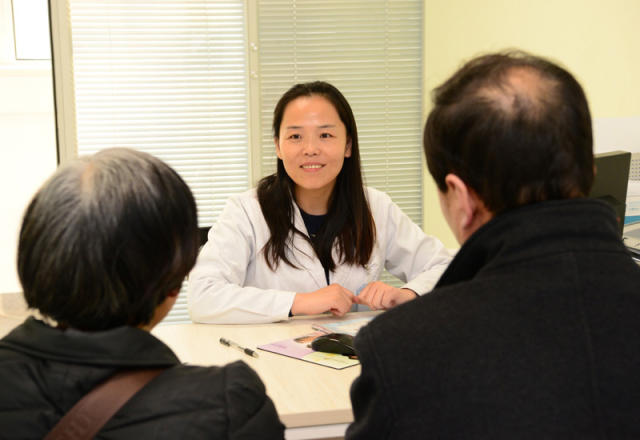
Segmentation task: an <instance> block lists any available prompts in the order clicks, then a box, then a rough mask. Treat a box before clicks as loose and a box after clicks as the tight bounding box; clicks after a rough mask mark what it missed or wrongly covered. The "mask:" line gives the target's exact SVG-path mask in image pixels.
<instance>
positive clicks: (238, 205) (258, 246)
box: [189, 188, 452, 324]
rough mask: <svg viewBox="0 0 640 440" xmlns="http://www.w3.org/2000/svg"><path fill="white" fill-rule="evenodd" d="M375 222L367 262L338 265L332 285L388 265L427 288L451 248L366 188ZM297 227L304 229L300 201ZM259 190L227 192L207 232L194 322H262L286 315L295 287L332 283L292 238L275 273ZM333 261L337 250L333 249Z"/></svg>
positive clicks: (195, 274) (192, 297)
mask: <svg viewBox="0 0 640 440" xmlns="http://www.w3.org/2000/svg"><path fill="white" fill-rule="evenodd" d="M367 197H368V200H369V206H370V208H371V211H372V215H373V218H374V221H375V226H376V243H375V246H374V249H373V252H372V255H371V260H370V261H369V264H368V265H367V267H366V268H363V267H361V266H355V265H348V264H338V265H337V267H336V270H335V272H331V273H330V275H329V276H330V281H331V283H337V284H340V285H341V286H343V287H345V288H346V289H349V290H351V291H352V292H354V293H355V292H357V291H359V290H360V289H361V288H362V287H364V286H365V285H366V284H367V283H369V282H371V281H376V280H378V279H379V277H380V274H381V273H382V271H383V269H384V268H386V269H387V270H388V271H389V272H390V273H391V274H393V275H395V276H396V277H398V278H400V279H401V280H402V281H403V282H405V283H406V284H405V285H404V286H402V287H406V288H409V289H411V290H413V291H415V292H417V293H418V294H424V293H427V292H429V291H430V290H431V289H432V288H433V286H434V285H435V283H436V282H437V281H438V279H439V278H440V275H442V272H444V270H445V269H446V267H447V265H448V264H449V262H450V261H451V257H452V256H451V253H450V252H449V251H447V249H446V248H445V247H444V245H443V244H442V242H440V240H438V239H437V238H435V237H430V236H427V235H425V234H424V232H423V231H422V229H420V228H419V227H418V226H417V225H416V224H415V223H413V222H412V221H411V220H410V219H409V217H407V216H406V215H405V214H404V213H403V212H402V211H401V210H400V208H399V207H398V206H397V205H396V204H394V203H393V202H392V201H391V198H390V197H389V196H388V195H386V194H385V193H383V192H380V191H377V190H375V189H372V188H367ZM294 211H295V226H296V227H297V228H298V229H299V230H300V231H303V232H305V231H306V227H305V225H304V221H303V220H302V216H301V215H300V210H299V209H298V207H297V206H296V205H295V204H294ZM270 235H271V234H270V232H269V227H268V226H267V223H266V221H265V219H264V217H263V215H262V210H261V209H260V204H259V202H258V198H257V194H256V190H255V189H252V190H249V191H247V192H244V193H242V194H239V195H236V196H233V197H231V198H229V200H228V201H227V204H226V206H225V209H224V211H223V212H222V214H221V215H220V217H219V219H218V222H217V224H216V225H215V226H214V227H212V228H211V230H210V231H209V240H208V242H207V243H206V244H205V245H204V246H203V248H202V250H201V251H200V255H199V256H198V260H197V262H196V265H195V267H194V268H193V270H192V271H191V274H190V275H189V312H190V314H191V319H193V321H194V322H204V323H216V324H245V323H264V322H274V321H279V320H284V319H288V317H289V311H290V310H291V306H292V304H293V299H294V296H295V294H296V293H297V292H311V291H314V290H318V289H320V288H322V287H326V286H327V281H326V278H325V271H324V268H323V267H322V264H321V263H320V260H319V259H318V258H317V257H316V256H315V252H314V251H313V248H312V247H311V245H310V244H309V243H308V242H307V241H305V240H304V239H302V238H301V237H298V236H297V235H296V236H294V240H293V248H292V249H290V250H289V258H290V259H291V261H292V262H293V263H294V264H296V266H298V268H294V267H291V266H289V265H288V264H286V263H283V262H280V264H279V265H278V267H277V269H276V271H275V272H274V271H272V270H271V269H270V268H269V266H268V265H267V263H266V261H265V259H264V253H263V248H264V245H265V244H266V242H267V240H268V239H269V237H270ZM334 261H336V262H337V261H339V260H338V259H337V254H336V251H335V248H334Z"/></svg>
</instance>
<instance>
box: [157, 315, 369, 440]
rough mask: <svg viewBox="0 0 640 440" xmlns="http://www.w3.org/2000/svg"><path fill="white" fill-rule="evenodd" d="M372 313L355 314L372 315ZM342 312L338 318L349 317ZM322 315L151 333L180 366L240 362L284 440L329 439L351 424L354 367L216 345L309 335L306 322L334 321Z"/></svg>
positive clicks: (255, 343) (357, 370)
mask: <svg viewBox="0 0 640 440" xmlns="http://www.w3.org/2000/svg"><path fill="white" fill-rule="evenodd" d="M375 313H376V312H361V313H358V314H357V316H364V314H368V315H371V314H375ZM353 317H354V314H348V315H347V316H346V317H345V318H344V319H348V318H353ZM336 320H337V319H336V318H332V317H328V316H312V317H296V318H294V319H292V320H290V321H287V322H279V323H275V324H256V325H211V324H166V325H160V326H157V327H156V328H155V329H153V331H152V333H153V334H154V335H156V336H157V337H158V338H160V339H161V340H163V341H164V342H165V343H166V344H167V345H168V346H169V347H171V349H172V350H173V351H174V352H175V353H176V354H177V355H178V357H179V358H180V360H182V361H183V362H187V363H191V364H196V365H223V364H226V363H228V362H232V361H235V360H237V359H241V360H243V361H245V362H246V363H247V364H248V365H249V366H251V367H252V368H253V369H254V370H255V371H256V372H257V373H258V375H260V378H261V379H262V381H263V382H264V384H265V386H266V389H267V394H269V396H270V397H271V399H272V400H273V402H274V404H275V406H276V409H277V410H278V414H279V416H280V420H282V422H283V423H284V424H285V426H286V427H287V439H291V440H293V439H310V438H330V437H340V436H343V435H344V432H345V429H346V427H347V425H348V424H349V423H350V422H351V421H352V420H353V414H352V412H351V400H350V398H349V389H350V387H351V383H352V382H353V380H354V379H355V378H356V377H357V376H358V375H359V374H360V366H359V365H356V366H353V367H349V368H345V369H343V370H334V369H332V368H328V367H323V366H320V365H316V364H312V363H309V362H304V361H301V360H299V359H292V358H288V357H286V356H282V355H279V354H274V353H270V352H266V351H262V350H258V353H259V356H260V357H259V358H257V359H256V358H253V357H251V356H247V355H246V354H244V353H242V352H240V351H239V350H236V349H233V348H230V347H226V346H224V345H222V344H220V342H219V339H220V338H221V337H225V338H228V339H231V340H233V341H235V342H237V343H238V344H240V345H242V346H244V347H248V348H252V349H255V348H256V347H257V346H258V345H262V344H267V343H270V342H274V341H278V340H283V339H288V338H294V337H298V336H301V335H304V334H306V333H311V332H312V331H313V330H312V329H311V324H312V323H316V322H323V321H324V322H330V321H336Z"/></svg>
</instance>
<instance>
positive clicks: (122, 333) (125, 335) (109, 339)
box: [0, 317, 180, 367]
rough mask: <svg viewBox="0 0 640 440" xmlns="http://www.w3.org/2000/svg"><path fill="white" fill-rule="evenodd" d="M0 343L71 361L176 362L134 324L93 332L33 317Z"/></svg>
mask: <svg viewBox="0 0 640 440" xmlns="http://www.w3.org/2000/svg"><path fill="white" fill-rule="evenodd" d="M0 346H5V347H8V348H10V349H13V350H15V351H19V352H22V353H25V354H28V355H31V356H35V357H38V358H42V359H47V360H54V361H61V362H66V363H75V364H90V365H100V366H118V367H122V366H129V367H169V366H172V365H176V364H179V363H180V361H179V360H178V358H177V357H176V355H175V354H174V353H173V352H172V351H171V349H170V348H169V347H167V346H166V345H165V344H164V343H163V342H162V341H160V340H159V339H157V338H156V337H155V336H153V335H151V334H150V333H149V332H147V331H144V330H141V329H138V328H135V327H128V326H123V327H116V328H113V329H110V330H105V331H97V332H83V331H79V330H74V329H66V330H60V329H57V328H53V327H50V326H48V325H47V324H45V323H43V322H42V321H39V320H37V319H35V318H33V317H29V318H27V319H26V320H25V322H23V323H22V324H21V325H19V326H18V327H16V328H15V329H14V330H13V331H11V332H10V333H9V334H8V335H7V336H5V337H4V338H3V339H2V340H0Z"/></svg>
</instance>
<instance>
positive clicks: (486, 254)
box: [436, 198, 625, 287]
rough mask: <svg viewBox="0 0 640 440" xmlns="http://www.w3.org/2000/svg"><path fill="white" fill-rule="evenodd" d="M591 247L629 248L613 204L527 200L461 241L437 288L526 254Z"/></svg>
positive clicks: (608, 248)
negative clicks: (621, 236)
mask: <svg viewBox="0 0 640 440" xmlns="http://www.w3.org/2000/svg"><path fill="white" fill-rule="evenodd" d="M587 248H588V249H592V250H595V249H601V250H605V249H607V250H612V248H613V249H615V250H619V251H623V252H624V251H625V248H624V245H623V243H622V241H621V239H620V235H619V233H618V223H617V221H616V218H615V213H614V212H613V210H612V209H611V207H609V205H607V204H606V203H604V202H601V201H597V200H593V199H587V198H580V199H569V200H553V201H546V202H539V203H535V204H532V205H527V206H524V207H521V208H517V209H513V210H509V211H507V212H505V213H502V214H499V215H497V216H496V217H494V218H493V219H491V220H490V221H489V222H487V223H486V224H485V225H483V226H482V227H480V228H479V229H478V230H477V231H476V232H475V233H474V234H473V235H472V236H471V237H470V238H469V239H468V240H467V241H466V242H465V243H464V244H463V245H462V247H461V248H460V250H459V251H458V253H457V254H456V256H455V257H454V259H453V261H452V262H451V264H450V265H449V267H448V268H447V270H446V271H445V272H444V274H443V275H442V277H441V278H440V280H439V281H438V284H437V285H436V287H443V286H447V285H451V284H455V283H458V282H461V281H467V280H470V279H472V278H474V277H476V275H477V274H478V273H480V272H482V271H485V270H490V269H491V268H493V267H496V266H499V265H505V264H509V263H511V262H516V261H520V260H522V259H524V258H532V257H535V256H537V255H539V256H543V255H550V254H552V253H557V252H567V251H575V250H579V249H587Z"/></svg>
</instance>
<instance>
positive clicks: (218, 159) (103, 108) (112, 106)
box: [69, 0, 249, 321]
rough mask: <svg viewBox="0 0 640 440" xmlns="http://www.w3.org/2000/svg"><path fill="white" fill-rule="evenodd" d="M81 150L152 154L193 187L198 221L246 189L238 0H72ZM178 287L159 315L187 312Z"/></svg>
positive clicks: (208, 220)
mask: <svg viewBox="0 0 640 440" xmlns="http://www.w3.org/2000/svg"><path fill="white" fill-rule="evenodd" d="M69 10H70V23H71V34H72V45H73V68H74V69H73V79H74V83H75V88H74V90H75V96H76V126H77V137H78V154H81V155H82V154H91V153H94V152H96V151H98V150H100V149H103V148H107V147H111V146H120V147H131V148H135V149H137V150H142V151H146V152H148V153H151V154H153V155H155V156H157V157H159V158H161V159H163V160H164V161H166V162H167V163H168V164H170V165H171V166H172V167H173V168H174V169H175V170H176V171H177V172H178V173H179V174H180V175H181V176H182V177H183V178H184V179H185V181H186V182H187V184H188V185H189V186H190V187H191V189H192V191H193V193H194V195H195V198H196V202H197V205H198V217H199V222H200V224H201V225H211V224H213V223H214V221H215V219H216V218H217V216H218V214H219V212H220V211H221V210H222V208H223V207H224V203H225V201H226V199H227V198H228V196H229V195H230V194H233V193H237V192H240V191H242V190H244V189H246V188H248V187H249V170H248V167H247V164H248V163H249V155H248V133H249V121H248V116H247V115H248V98H247V96H248V92H247V56H246V47H247V44H246V26H245V23H246V20H245V4H244V2H243V1H241V0H240V1H237V0H236V1H219V0H217V1H189V0H176V1H167V0H164V1H159V0H126V1H124V0H123V1H113V0H70V2H69ZM184 291H185V289H184V288H183V289H182V292H181V294H180V296H179V297H178V301H177V303H176V306H175V307H174V308H173V310H172V312H171V313H170V315H169V316H168V317H167V318H166V319H165V321H186V320H188V319H189V317H188V312H187V304H186V295H185V293H184Z"/></svg>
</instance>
